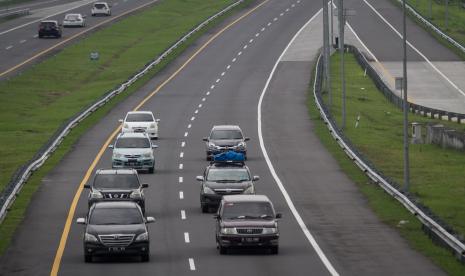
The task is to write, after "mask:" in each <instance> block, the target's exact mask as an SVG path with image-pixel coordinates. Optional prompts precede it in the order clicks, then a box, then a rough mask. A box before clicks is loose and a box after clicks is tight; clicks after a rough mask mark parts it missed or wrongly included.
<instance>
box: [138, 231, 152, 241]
mask: <svg viewBox="0 0 465 276" xmlns="http://www.w3.org/2000/svg"><path fill="white" fill-rule="evenodd" d="M148 240H149V232H145V233H142V234H140V235H139V236H137V238H136V241H148Z"/></svg>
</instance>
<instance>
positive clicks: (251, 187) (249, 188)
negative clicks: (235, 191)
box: [244, 185, 255, 194]
mask: <svg viewBox="0 0 465 276" xmlns="http://www.w3.org/2000/svg"><path fill="white" fill-rule="evenodd" d="M244 194H255V187H254V186H253V185H250V186H249V187H248V188H247V189H245V190H244Z"/></svg>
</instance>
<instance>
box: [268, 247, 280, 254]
mask: <svg viewBox="0 0 465 276" xmlns="http://www.w3.org/2000/svg"><path fill="white" fill-rule="evenodd" d="M270 253H271V254H273V255H277V254H278V253H279V246H272V247H271V248H270Z"/></svg>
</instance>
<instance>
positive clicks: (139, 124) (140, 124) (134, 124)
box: [126, 122, 155, 128]
mask: <svg viewBox="0 0 465 276" xmlns="http://www.w3.org/2000/svg"><path fill="white" fill-rule="evenodd" d="M126 124H127V125H128V126H129V127H131V128H135V127H145V128H148V127H149V126H150V125H151V124H155V122H126Z"/></svg>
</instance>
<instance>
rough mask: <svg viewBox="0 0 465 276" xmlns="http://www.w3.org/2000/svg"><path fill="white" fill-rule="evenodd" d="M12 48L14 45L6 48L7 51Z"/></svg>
mask: <svg viewBox="0 0 465 276" xmlns="http://www.w3.org/2000/svg"><path fill="white" fill-rule="evenodd" d="M11 48H13V46H12V45H10V46H8V47H6V48H5V50H10V49H11Z"/></svg>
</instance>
